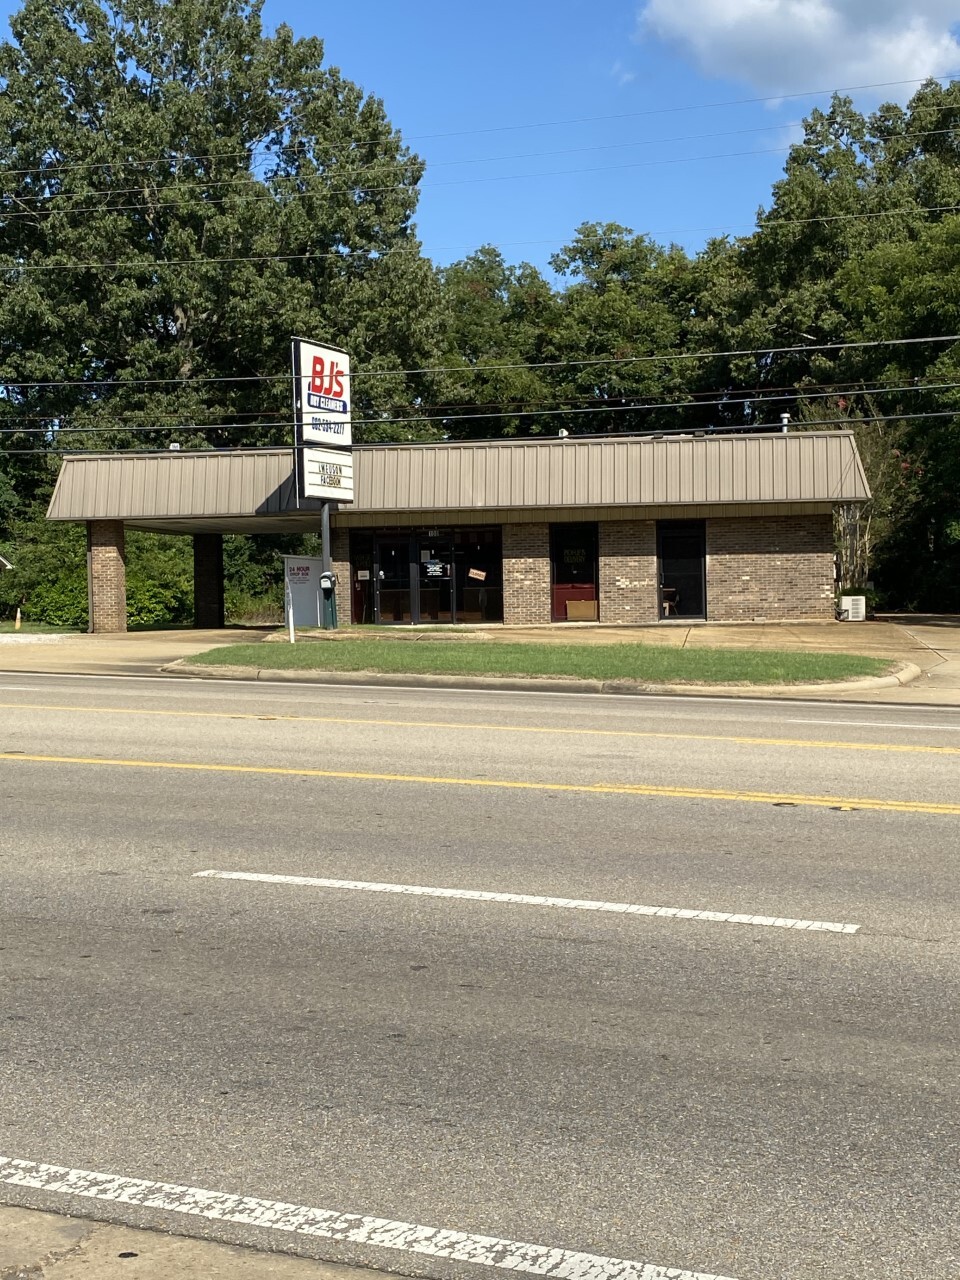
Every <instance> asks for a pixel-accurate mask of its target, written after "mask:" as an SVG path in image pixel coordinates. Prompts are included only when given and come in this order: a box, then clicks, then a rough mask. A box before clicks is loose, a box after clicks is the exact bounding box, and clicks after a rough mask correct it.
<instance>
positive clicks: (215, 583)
mask: <svg viewBox="0 0 960 1280" xmlns="http://www.w3.org/2000/svg"><path fill="white" fill-rule="evenodd" d="M225 621H226V619H225V615H224V605H223V534H222V533H195V534H194V535H193V625H194V626H195V627H210V628H219V627H222V626H223V625H224V623H225Z"/></svg>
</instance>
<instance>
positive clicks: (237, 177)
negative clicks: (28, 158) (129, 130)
mask: <svg viewBox="0 0 960 1280" xmlns="http://www.w3.org/2000/svg"><path fill="white" fill-rule="evenodd" d="M948 109H950V110H955V109H956V107H954V106H953V105H952V104H951V105H950V106H949V107H948V106H940V107H936V108H935V110H937V111H946V110H948ZM803 123H804V122H803V121H802V120H790V121H780V122H778V123H777V124H775V125H774V124H765V125H755V126H753V127H751V128H749V129H723V130H720V131H719V132H714V133H688V134H680V135H674V136H672V137H667V138H639V139H633V140H631V141H630V142H614V143H600V144H594V145H591V146H588V147H561V148H555V149H552V150H549V151H525V152H519V153H513V154H511V155H506V156H503V155H501V156H472V157H469V158H468V159H465V160H441V161H429V162H428V163H427V165H426V167H427V170H428V171H429V172H433V170H435V169H450V168H459V167H461V166H463V165H473V164H498V163H502V162H504V161H509V160H538V159H542V158H545V157H550V156H567V155H583V154H585V153H590V154H594V153H596V152H598V151H624V150H627V149H629V148H631V147H656V146H672V145H674V144H675V143H678V142H702V141H706V140H712V139H716V138H737V137H744V136H746V135H747V134H756V133H770V132H771V131H773V130H783V129H794V128H801V127H802V126H803ZM956 132H957V129H956V128H949V129H928V130H924V131H922V132H916V133H903V134H899V133H891V134H888V135H885V136H883V137H879V138H877V139H876V141H877V142H879V143H887V142H897V141H900V140H902V139H904V138H927V137H934V136H937V135H939V134H954V133H956ZM794 145H799V144H794ZM788 149H789V148H777V150H788ZM739 154H744V155H754V154H756V155H763V154H766V153H765V152H743V153H739ZM692 158H693V159H697V158H698V157H692ZM703 158H707V159H710V158H712V157H703ZM387 163H388V164H389V165H393V166H396V167H397V168H402V167H404V166H409V165H410V164H411V163H413V161H412V160H411V159H410V158H409V157H408V158H405V159H397V160H393V159H389V160H388V161H387ZM382 167H383V161H382V160H381V161H371V162H368V163H367V164H364V165H361V166H360V167H359V168H356V169H341V168H340V167H339V166H338V167H336V168H333V169H328V168H327V167H325V166H321V167H319V168H316V169H311V170H310V171H309V172H308V173H306V174H303V173H289V174H281V175H279V178H276V177H275V178H273V179H271V181H278V180H289V181H297V180H302V179H303V178H312V177H320V176H325V175H326V174H327V173H328V172H329V173H332V174H335V175H336V176H337V177H338V178H346V177H350V176H351V175H356V174H363V173H369V172H370V171H371V170H372V169H379V168H382ZM32 172H33V171H31V170H23V169H10V170H3V169H2V167H0V177H2V176H3V175H4V174H9V175H16V174H31V173H32ZM586 172H593V171H592V170H586ZM36 176H39V177H41V178H47V177H48V176H49V174H48V173H47V171H40V172H39V173H38V174H37V175H36ZM169 176H172V177H176V175H169ZM522 176H528V175H522ZM533 176H540V175H533ZM243 181H246V182H255V183H259V184H263V182H264V179H263V178H261V177H258V176H257V175H256V174H255V173H252V172H251V171H250V170H248V169H243V170H237V172H236V173H235V174H233V175H232V176H231V177H229V178H210V179H202V180H200V179H187V180H186V181H181V182H180V183H179V184H178V185H177V186H176V187H172V188H162V189H163V190H167V189H170V190H176V191H182V190H183V189H184V187H196V188H202V189H204V190H209V189H211V188H216V187H230V186H235V185H239V184H240V183H241V182H243ZM427 185H428V186H429V185H430V184H427ZM391 189H392V188H391ZM158 190H160V189H159V188H158ZM142 193H143V184H141V185H140V186H137V187H104V188H99V189H96V190H93V191H48V192H41V191H27V192H20V193H15V192H8V193H3V192H0V199H3V198H8V199H18V200H63V199H66V198H68V197H69V198H72V199H78V200H79V199H84V198H86V197H88V196H91V195H104V196H107V195H139V194H142Z"/></svg>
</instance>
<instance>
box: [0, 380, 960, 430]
mask: <svg viewBox="0 0 960 1280" xmlns="http://www.w3.org/2000/svg"><path fill="white" fill-rule="evenodd" d="M958 388H960V382H925V383H916V382H913V383H907V384H903V385H900V386H888V385H879V386H873V387H857V388H854V389H852V390H841V389H837V388H836V387H834V386H832V384H829V383H819V384H817V385H815V386H810V387H807V388H805V389H803V390H801V391H783V392H781V393H780V394H768V393H766V392H763V391H760V392H757V393H756V394H751V393H749V392H743V391H735V392H730V393H727V394H725V395H722V396H720V398H718V399H714V400H668V401H663V402H661V403H655V404H609V403H607V402H605V401H603V400H593V401H591V402H590V403H589V404H583V401H584V400H586V399H587V397H586V396H579V397H575V399H577V400H579V401H580V402H581V403H580V404H575V405H566V406H557V405H554V404H551V403H541V405H540V407H534V408H532V409H527V408H523V407H522V406H524V405H529V404H530V403H531V402H530V401H529V400H520V401H516V402H515V406H516V407H511V405H510V403H509V402H508V403H506V404H504V403H503V402H502V401H500V402H496V403H494V402H492V401H491V402H489V403H488V404H486V405H482V404H481V405H474V404H469V403H467V402H461V403H458V404H451V405H448V406H441V405H431V406H428V410H429V411H428V412H427V413H424V414H410V415H408V416H403V417H399V416H396V417H386V416H382V417H374V418H354V420H353V425H354V426H357V427H361V426H394V425H399V424H406V423H411V422H413V423H419V422H450V421H456V422H466V421H470V420H475V419H486V418H537V417H556V416H559V415H562V414H582V413H629V412H637V413H651V412H654V411H656V410H660V409H709V408H730V409H736V408H746V407H747V406H748V405H749V406H750V407H751V408H753V409H755V410H756V411H757V412H758V413H759V412H762V411H763V410H764V409H765V408H767V407H771V406H773V405H776V404H783V403H793V402H795V401H802V400H822V399H827V398H830V397H832V396H849V397H850V398H851V399H852V398H854V397H856V396H869V395H898V394H900V393H902V392H921V391H955V390H957V389H958ZM533 403H534V405H536V401H534V402H533ZM87 407H88V406H81V408H87ZM464 409H470V410H477V412H471V413H464V412H460V411H461V410H464ZM479 410H489V411H488V412H479ZM499 410H502V412H498V411H499ZM957 412H958V414H960V408H958V409H957ZM70 416H71V411H70V410H67V411H66V412H65V413H63V414H60V415H59V416H58V415H53V416H46V417H41V416H40V415H18V414H14V415H12V416H8V415H6V414H4V413H2V412H0V424H3V423H8V422H10V421H19V420H22V419H23V418H26V419H28V420H30V421H37V422H43V423H46V424H47V425H46V426H36V427H10V426H5V425H0V436H3V435H29V434H35V433H40V434H46V435H63V434H64V433H65V432H70V433H73V434H79V435H113V434H116V435H137V434H141V433H150V432H159V431H163V432H170V431H181V432H199V431H247V430H249V429H250V428H251V427H255V426H260V425H262V426H269V427H291V428H292V427H295V426H296V425H297V424H296V422H295V421H294V420H292V419H286V418H281V417H280V415H279V413H263V414H256V413H246V414H242V415H241V414H238V415H237V417H245V418H252V419H254V421H252V422H237V421H231V422H209V423H198V422H170V421H169V419H167V420H166V421H165V415H163V414H158V415H153V414H151V413H150V411H149V410H146V409H144V410H141V411H138V412H136V413H135V415H134V414H131V415H130V416H131V418H132V417H134V416H135V417H136V418H138V419H143V418H151V419H152V421H151V422H150V423H148V424H146V425H142V424H140V425H138V424H137V423H136V422H131V423H128V424H124V423H123V422H117V420H116V419H115V418H113V417H111V422H110V425H107V426H97V425H95V424H88V425H86V426H71V425H59V424H61V423H63V421H64V419H67V420H68V421H69V418H70ZM265 419H266V420H267V421H265Z"/></svg>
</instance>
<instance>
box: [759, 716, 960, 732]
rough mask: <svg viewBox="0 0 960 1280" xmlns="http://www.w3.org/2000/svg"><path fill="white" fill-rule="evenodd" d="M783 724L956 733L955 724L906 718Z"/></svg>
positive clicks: (807, 721)
mask: <svg viewBox="0 0 960 1280" xmlns="http://www.w3.org/2000/svg"><path fill="white" fill-rule="evenodd" d="M783 724H829V725H834V724H839V725H843V727H844V728H845V729H932V730H933V731H934V732H935V733H943V732H947V733H956V732H957V730H958V729H960V722H958V723H957V724H919V723H918V724H911V723H909V722H908V721H906V720H855V719H850V720H821V719H819V718H818V719H816V720H784V721H783Z"/></svg>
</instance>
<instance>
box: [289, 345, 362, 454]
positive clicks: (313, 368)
mask: <svg viewBox="0 0 960 1280" xmlns="http://www.w3.org/2000/svg"><path fill="white" fill-rule="evenodd" d="M293 378H294V387H295V401H296V422H297V443H298V444H326V445H337V446H339V447H340V448H341V449H349V448H350V446H351V444H352V443H353V434H352V432H351V429H350V402H351V393H350V357H349V356H348V355H347V353H346V352H345V351H340V350H339V349H338V348H337V347H327V346H322V345H320V344H319V343H316V342H307V341H306V340H305V339H303V338H294V339H293Z"/></svg>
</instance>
